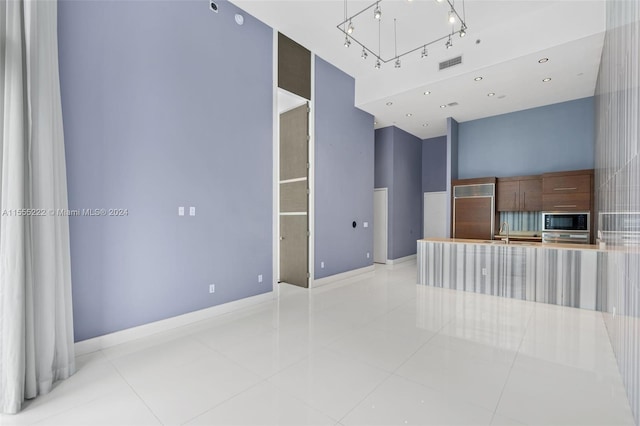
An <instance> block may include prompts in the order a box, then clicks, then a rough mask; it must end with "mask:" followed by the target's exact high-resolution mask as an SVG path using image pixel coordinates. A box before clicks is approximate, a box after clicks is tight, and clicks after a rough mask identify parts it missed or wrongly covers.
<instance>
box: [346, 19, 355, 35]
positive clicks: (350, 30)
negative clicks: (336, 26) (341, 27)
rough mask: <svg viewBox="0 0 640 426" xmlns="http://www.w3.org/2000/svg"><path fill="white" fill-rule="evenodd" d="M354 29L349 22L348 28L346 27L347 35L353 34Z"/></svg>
mask: <svg viewBox="0 0 640 426" xmlns="http://www.w3.org/2000/svg"><path fill="white" fill-rule="evenodd" d="M355 29H356V28H355V27H354V26H353V22H351V21H349V26H348V27H347V34H353V30H355Z"/></svg>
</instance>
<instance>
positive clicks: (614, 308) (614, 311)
mask: <svg viewBox="0 0 640 426" xmlns="http://www.w3.org/2000/svg"><path fill="white" fill-rule="evenodd" d="M613 317H614V318H615V317H616V307H615V306H614V307H613Z"/></svg>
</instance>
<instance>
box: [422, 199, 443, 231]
mask: <svg viewBox="0 0 640 426" xmlns="http://www.w3.org/2000/svg"><path fill="white" fill-rule="evenodd" d="M448 202H449V197H448V194H447V191H440V192H425V193H424V204H423V211H424V224H423V230H424V238H432V237H437V238H446V237H447V203H448Z"/></svg>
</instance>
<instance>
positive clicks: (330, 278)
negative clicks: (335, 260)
mask: <svg viewBox="0 0 640 426" xmlns="http://www.w3.org/2000/svg"><path fill="white" fill-rule="evenodd" d="M374 269H375V266H373V265H370V266H365V267H364V268H360V269H354V270H352V271H347V272H342V273H340V274H335V275H330V276H328V277H324V278H320V279H317V280H314V281H313V288H318V287H322V286H324V285H327V284H331V283H335V282H337V281H343V280H346V279H349V278H354V277H358V278H361V277H360V275H363V274H366V273H368V272H373V270H374Z"/></svg>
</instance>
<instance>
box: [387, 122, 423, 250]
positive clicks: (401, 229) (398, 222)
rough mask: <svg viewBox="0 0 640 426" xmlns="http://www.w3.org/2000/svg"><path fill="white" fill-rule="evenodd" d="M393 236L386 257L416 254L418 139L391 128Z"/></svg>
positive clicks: (419, 171) (419, 226) (419, 216)
mask: <svg viewBox="0 0 640 426" xmlns="http://www.w3.org/2000/svg"><path fill="white" fill-rule="evenodd" d="M393 130H394V138H393V209H394V213H393V222H392V224H391V226H393V229H394V230H393V238H392V239H391V241H392V246H391V247H390V248H391V250H390V251H389V259H399V258H401V257H405V256H410V255H412V254H416V248H417V246H416V240H417V239H419V238H422V141H421V140H420V139H418V138H417V137H415V136H413V135H411V134H409V133H407V132H405V131H404V130H401V129H398V128H397V127H394V128H393Z"/></svg>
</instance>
